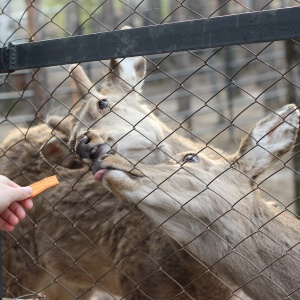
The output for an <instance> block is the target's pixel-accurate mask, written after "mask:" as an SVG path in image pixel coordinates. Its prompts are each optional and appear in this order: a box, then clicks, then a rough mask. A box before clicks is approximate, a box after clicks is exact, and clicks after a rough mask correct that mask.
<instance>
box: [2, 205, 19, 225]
mask: <svg viewBox="0 0 300 300" xmlns="http://www.w3.org/2000/svg"><path fill="white" fill-rule="evenodd" d="M0 218H1V219H2V220H3V221H4V222H6V223H8V224H10V225H12V226H15V225H17V224H18V223H19V218H18V217H17V216H16V215H15V213H14V212H12V211H11V210H10V209H9V208H7V209H5V210H4V211H3V212H2V213H1V214H0Z"/></svg>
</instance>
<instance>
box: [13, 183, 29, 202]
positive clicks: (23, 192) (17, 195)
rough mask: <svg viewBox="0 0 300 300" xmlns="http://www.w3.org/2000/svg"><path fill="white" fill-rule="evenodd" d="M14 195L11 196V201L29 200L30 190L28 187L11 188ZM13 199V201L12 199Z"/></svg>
mask: <svg viewBox="0 0 300 300" xmlns="http://www.w3.org/2000/svg"><path fill="white" fill-rule="evenodd" d="M13 191H14V194H13V195H11V200H12V201H21V200H25V199H28V198H30V196H31V193H32V189H31V187H30V186H25V187H16V188H13ZM12 198H13V199H12Z"/></svg>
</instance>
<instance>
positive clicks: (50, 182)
mask: <svg viewBox="0 0 300 300" xmlns="http://www.w3.org/2000/svg"><path fill="white" fill-rule="evenodd" d="M58 184H59V181H58V179H57V177H56V175H53V176H50V177H46V178H44V179H42V180H40V181H37V182H35V183H32V184H31V185H30V187H31V188H32V194H31V198H33V197H35V196H37V195H38V194H40V193H41V192H43V191H45V190H46V189H49V188H51V187H53V186H55V185H58Z"/></svg>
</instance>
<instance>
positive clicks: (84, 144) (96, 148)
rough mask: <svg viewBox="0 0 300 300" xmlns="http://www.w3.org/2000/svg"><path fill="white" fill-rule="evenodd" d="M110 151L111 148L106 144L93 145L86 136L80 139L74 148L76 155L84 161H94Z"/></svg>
mask: <svg viewBox="0 0 300 300" xmlns="http://www.w3.org/2000/svg"><path fill="white" fill-rule="evenodd" d="M110 150H111V147H110V146H109V145H108V144H106V143H103V142H102V143H101V142H98V143H93V142H92V141H91V140H90V139H89V137H88V136H87V135H83V136H82V137H80V139H79V142H78V144H77V146H76V149H75V152H76V154H77V155H78V156H79V157H80V158H82V159H84V158H87V159H91V160H95V159H96V158H98V157H101V156H102V155H104V154H106V153H108V152H109V151H110Z"/></svg>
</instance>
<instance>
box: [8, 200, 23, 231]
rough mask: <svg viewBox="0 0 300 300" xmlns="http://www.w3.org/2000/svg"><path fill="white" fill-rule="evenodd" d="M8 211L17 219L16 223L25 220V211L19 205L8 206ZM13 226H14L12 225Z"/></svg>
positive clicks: (16, 203) (14, 203) (15, 203)
mask: <svg viewBox="0 0 300 300" xmlns="http://www.w3.org/2000/svg"><path fill="white" fill-rule="evenodd" d="M8 210H9V211H10V212H11V213H12V214H13V215H14V216H15V217H16V218H18V222H19V220H21V219H24V218H25V215H26V214H25V210H24V208H23V207H22V205H21V204H19V203H18V202H13V203H11V204H10V205H9V207H8ZM12 225H14V224H12Z"/></svg>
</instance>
